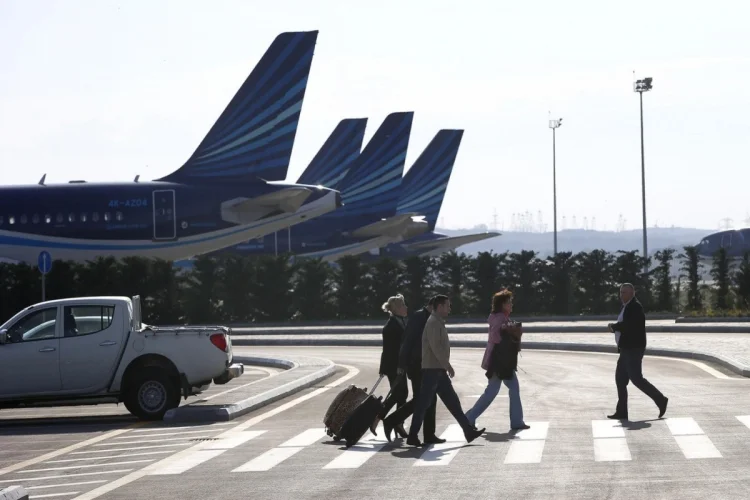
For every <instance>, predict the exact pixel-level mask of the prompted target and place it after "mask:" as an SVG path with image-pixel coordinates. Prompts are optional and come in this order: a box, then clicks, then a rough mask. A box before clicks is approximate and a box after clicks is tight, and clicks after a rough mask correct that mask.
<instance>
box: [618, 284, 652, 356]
mask: <svg viewBox="0 0 750 500" xmlns="http://www.w3.org/2000/svg"><path fill="white" fill-rule="evenodd" d="M612 329H613V330H614V331H616V332H620V341H619V342H618V343H617V347H618V348H620V349H632V348H638V349H645V348H646V314H645V313H644V312H643V305H641V303H640V302H638V299H636V298H635V297H633V299H632V300H631V301H630V302H628V305H627V306H625V310H624V311H623V313H622V321H620V322H618V323H615V324H614V325H612Z"/></svg>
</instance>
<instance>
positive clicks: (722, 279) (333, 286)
mask: <svg viewBox="0 0 750 500" xmlns="http://www.w3.org/2000/svg"><path fill="white" fill-rule="evenodd" d="M675 257H678V255H676V252H675V251H673V250H665V251H660V252H657V253H656V255H655V258H654V262H650V263H649V268H650V269H651V271H650V272H649V273H648V275H644V274H643V268H644V262H643V259H642V257H640V256H639V254H638V252H624V251H622V252H617V253H614V254H612V253H608V252H605V251H603V250H594V251H592V252H587V253H578V254H571V253H570V252H561V253H558V254H557V255H556V256H554V257H547V258H546V259H545V258H540V256H539V255H537V254H536V253H535V252H532V251H522V252H520V253H502V254H495V253H491V252H482V253H479V254H478V255H476V256H467V255H465V254H457V253H455V252H451V253H446V254H443V255H441V256H440V257H438V258H427V257H413V258H408V259H405V260H403V261H394V260H391V259H387V258H383V259H378V260H375V261H371V262H366V261H363V260H361V259H359V258H358V257H348V258H344V259H342V260H340V261H338V262H337V263H336V264H335V265H329V264H326V263H323V262H320V261H318V260H298V261H297V262H296V263H295V264H290V259H288V258H287V256H278V257H277V256H263V257H237V256H229V257H220V258H219V257H199V258H198V259H196V261H195V265H194V267H193V269H191V270H179V269H177V268H175V267H174V266H173V265H172V263H171V262H165V261H158V260H147V259H140V258H128V259H124V260H123V261H120V262H118V261H116V260H115V259H112V258H101V259H98V260H96V261H93V262H88V263H86V264H76V263H73V262H63V261H56V262H55V263H54V265H53V267H52V270H51V271H50V273H49V275H48V276H47V278H46V292H47V296H46V298H47V299H48V300H49V299H55V298H65V297H76V296H86V295H127V296H132V295H136V294H138V295H141V296H142V297H143V300H144V317H145V320H146V321H147V322H149V323H151V324H178V323H197V324H205V323H225V324H231V323H249V322H279V321H294V320H302V321H315V320H317V321H321V320H355V319H372V318H383V317H384V313H383V312H382V311H381V309H380V306H381V304H382V303H383V302H384V301H385V300H386V299H387V298H388V297H389V296H390V295H393V294H395V293H403V294H404V296H405V297H406V301H407V305H409V306H410V307H411V308H415V307H419V306H421V305H422V304H423V303H424V302H425V301H426V300H427V298H428V297H429V296H430V295H431V294H434V293H438V292H440V293H445V294H447V295H449V296H450V297H451V298H452V300H453V312H452V314H453V316H464V317H479V318H483V317H485V316H486V315H487V314H488V311H489V306H490V297H491V296H492V294H493V293H494V292H496V291H497V290H499V289H501V288H503V287H508V288H510V289H511V290H512V291H513V292H514V294H515V301H514V302H515V306H514V313H515V314H517V315H523V316H535V315H579V314H612V312H613V311H617V310H618V308H619V305H618V296H617V291H618V290H617V285H618V284H619V283H622V282H626V281H627V282H631V283H634V284H635V285H636V287H637V290H638V296H639V298H640V300H641V301H642V302H643V303H644V305H645V306H646V308H647V310H648V311H650V312H652V313H653V312H673V313H682V314H708V315H717V314H723V313H724V311H726V312H727V313H729V314H731V315H741V314H743V312H744V311H747V309H748V304H750V258H749V257H748V255H746V256H745V259H744V260H743V262H742V264H741V265H740V267H739V271H738V272H737V273H736V274H731V273H730V271H729V265H728V261H727V258H726V255H725V254H724V253H723V252H719V254H717V256H716V257H715V258H714V263H713V266H712V270H711V272H712V276H713V282H714V284H713V285H712V286H708V285H706V284H704V283H701V282H700V279H699V277H700V266H701V264H700V262H699V260H698V255H697V252H696V249H695V247H685V248H684V252H683V253H681V254H680V255H679V257H682V258H684V260H685V264H684V266H683V267H684V269H682V273H681V276H680V277H679V278H678V279H673V278H672V277H671V276H670V265H671V263H672V261H673V259H674V258H675ZM40 299H41V275H40V273H39V271H38V270H37V268H36V267H35V266H29V265H25V264H0V318H1V320H2V321H5V320H6V319H7V318H9V317H10V316H12V315H13V314H15V313H16V312H17V311H19V310H20V309H21V308H23V307H26V306H28V305H30V304H33V303H36V302H38V301H39V300H40Z"/></svg>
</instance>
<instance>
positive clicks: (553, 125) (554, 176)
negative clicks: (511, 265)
mask: <svg viewBox="0 0 750 500" xmlns="http://www.w3.org/2000/svg"><path fill="white" fill-rule="evenodd" d="M562 120H563V119H562V118H559V119H557V120H549V128H551V129H552V218H553V219H554V221H553V227H554V234H555V236H554V238H555V246H554V248H555V250H554V255H557V166H556V165H555V129H557V128H558V127H560V125H562Z"/></svg>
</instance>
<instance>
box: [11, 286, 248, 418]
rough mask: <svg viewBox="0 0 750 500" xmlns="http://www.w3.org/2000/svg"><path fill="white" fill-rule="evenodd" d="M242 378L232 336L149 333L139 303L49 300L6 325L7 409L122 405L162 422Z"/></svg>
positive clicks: (222, 331)
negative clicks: (213, 388)
mask: <svg viewBox="0 0 750 500" xmlns="http://www.w3.org/2000/svg"><path fill="white" fill-rule="evenodd" d="M243 373H244V367H243V365H242V364H241V363H235V364H232V342H231V339H230V336H229V329H228V328H226V327H223V326H215V327H211V326H206V327H203V326H201V327H191V326H185V327H169V328H159V327H154V326H149V325H144V324H142V322H141V302H140V297H138V296H135V297H133V299H132V300H131V299H130V298H128V297H80V298H71V299H60V300H50V301H46V302H41V303H39V304H34V305H33V306H29V307H27V308H26V309H24V310H23V311H21V312H19V313H18V314H16V315H15V316H13V317H12V318H11V319H9V320H8V321H6V322H5V323H3V324H2V325H0V408H2V407H16V406H19V405H22V404H24V405H37V404H41V405H49V404H62V403H65V404H76V405H79V404H99V403H102V402H113V403H119V402H122V403H124V404H125V407H126V408H127V409H128V411H129V412H130V413H132V414H133V415H135V416H137V417H139V418H141V419H144V420H159V419H161V418H162V417H163V416H164V413H165V412H166V411H167V410H170V409H172V408H176V407H177V406H179V404H180V396H182V397H184V398H185V399H187V397H188V396H190V395H193V394H198V393H200V392H202V391H204V390H205V389H206V388H207V387H208V386H209V385H210V383H211V381H213V382H214V383H216V384H226V383H227V382H229V380H231V379H233V378H235V377H239V376H240V375H242V374H243Z"/></svg>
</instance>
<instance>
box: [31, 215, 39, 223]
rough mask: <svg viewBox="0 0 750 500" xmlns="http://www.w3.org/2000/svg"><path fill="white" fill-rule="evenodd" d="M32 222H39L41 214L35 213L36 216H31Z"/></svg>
mask: <svg viewBox="0 0 750 500" xmlns="http://www.w3.org/2000/svg"><path fill="white" fill-rule="evenodd" d="M31 222H33V223H34V224H39V214H34V216H33V217H32V218H31Z"/></svg>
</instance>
